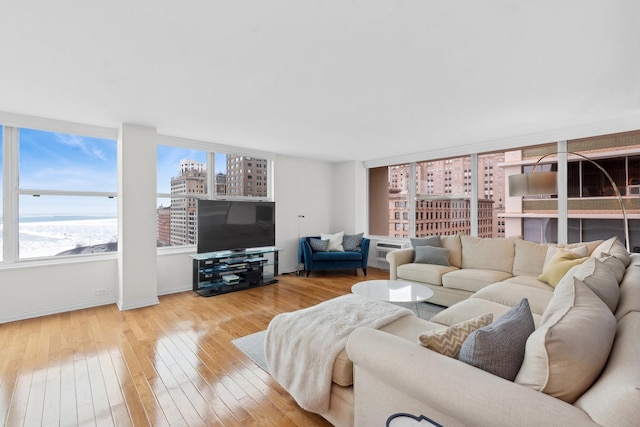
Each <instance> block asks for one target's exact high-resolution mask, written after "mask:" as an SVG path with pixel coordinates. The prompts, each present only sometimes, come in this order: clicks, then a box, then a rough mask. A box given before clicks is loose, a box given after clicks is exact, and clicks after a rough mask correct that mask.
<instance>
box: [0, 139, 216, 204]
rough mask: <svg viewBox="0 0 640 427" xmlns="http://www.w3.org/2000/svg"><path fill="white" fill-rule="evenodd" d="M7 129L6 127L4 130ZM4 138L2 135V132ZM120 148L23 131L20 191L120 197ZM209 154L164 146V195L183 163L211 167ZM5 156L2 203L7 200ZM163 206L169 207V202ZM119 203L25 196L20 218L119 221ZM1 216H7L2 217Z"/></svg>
mask: <svg viewBox="0 0 640 427" xmlns="http://www.w3.org/2000/svg"><path fill="white" fill-rule="evenodd" d="M1 129H2V127H0V130H1ZM0 135H1V132H0ZM116 146H117V144H116V141H115V140H108V139H100V138H91V137H84V136H78V135H70V134H64V133H56V132H47V131H40V130H34V129H24V128H23V129H20V153H19V155H20V160H19V169H20V188H21V189H41V190H62V191H64V190H71V191H104V192H114V193H115V192H116V191H117V147H116ZM206 157H207V154H206V152H205V151H200V150H192V149H186V148H179V147H169V146H159V147H158V155H157V162H158V163H157V175H158V181H157V186H158V192H162V193H169V192H170V187H171V186H170V182H171V178H172V177H175V176H177V175H178V173H179V166H180V161H181V160H183V159H191V160H195V161H197V162H201V163H206V160H207V159H206ZM225 171H226V155H225V154H217V155H216V172H225ZM1 172H2V150H0V197H1V196H2V173H1ZM163 203H165V204H168V203H167V201H163ZM116 211H117V199H106V198H103V197H100V198H97V197H72V196H71V197H65V196H41V197H32V196H20V215H21V216H24V215H30V216H31V215H45V216H46V215H99V216H115V215H116ZM0 216H1V215H0Z"/></svg>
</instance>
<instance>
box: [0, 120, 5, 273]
mask: <svg viewBox="0 0 640 427" xmlns="http://www.w3.org/2000/svg"><path fill="white" fill-rule="evenodd" d="M3 136H4V132H3V128H2V126H1V125H0V262H2V260H3V259H4V221H3V216H4V214H3V204H2V203H3V200H4V176H3V175H4V173H3V169H2V165H3V163H4V162H3V160H2V151H3V150H2V140H3Z"/></svg>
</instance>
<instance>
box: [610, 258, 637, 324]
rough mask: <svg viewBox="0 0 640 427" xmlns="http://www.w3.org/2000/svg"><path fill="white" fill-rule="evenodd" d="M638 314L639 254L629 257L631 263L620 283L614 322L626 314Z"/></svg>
mask: <svg viewBox="0 0 640 427" xmlns="http://www.w3.org/2000/svg"><path fill="white" fill-rule="evenodd" d="M633 311H638V312H640V254H635V253H634V254H633V255H631V263H630V264H629V267H627V272H626V273H625V274H624V278H623V279H622V282H620V302H619V303H618V308H617V309H616V313H615V315H616V320H618V321H620V319H622V318H623V317H624V316H626V315H627V314H629V313H631V312H633Z"/></svg>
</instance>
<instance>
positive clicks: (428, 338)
mask: <svg viewBox="0 0 640 427" xmlns="http://www.w3.org/2000/svg"><path fill="white" fill-rule="evenodd" d="M491 321H493V314H491V313H485V314H482V315H480V316H478V317H474V318H472V319H469V320H465V321H463V322H460V323H456V324H454V325H451V326H449V327H446V328H443V329H433V330H430V331H426V332H423V333H421V334H420V335H419V336H418V342H419V343H420V345H422V346H423V347H427V348H428V349H429V350H433V351H437V352H438V353H441V354H444V355H445V356H449V357H453V358H454V359H457V358H458V354H459V353H460V348H461V347H462V343H464V341H465V340H466V339H467V337H468V336H469V334H471V333H472V332H473V331H475V330H477V329H479V328H482V327H483V326H487V325H488V324H490V323H491Z"/></svg>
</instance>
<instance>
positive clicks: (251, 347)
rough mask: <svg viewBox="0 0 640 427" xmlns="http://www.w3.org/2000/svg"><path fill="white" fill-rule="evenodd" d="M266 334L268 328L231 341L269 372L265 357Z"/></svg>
mask: <svg viewBox="0 0 640 427" xmlns="http://www.w3.org/2000/svg"><path fill="white" fill-rule="evenodd" d="M266 334H267V331H266V330H265V331H260V332H256V333H255V334H251V335H247V336H246V337H241V338H236V339H235V340H233V341H231V343H232V344H233V345H235V346H236V347H238V349H239V350H240V351H241V352H243V353H244V354H246V355H247V357H248V358H249V359H251V360H252V361H253V363H255V364H256V365H258V366H260V367H261V368H262V369H263V370H264V371H266V372H269V370H268V369H267V361H266V359H265V358H264V336H265V335H266Z"/></svg>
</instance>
